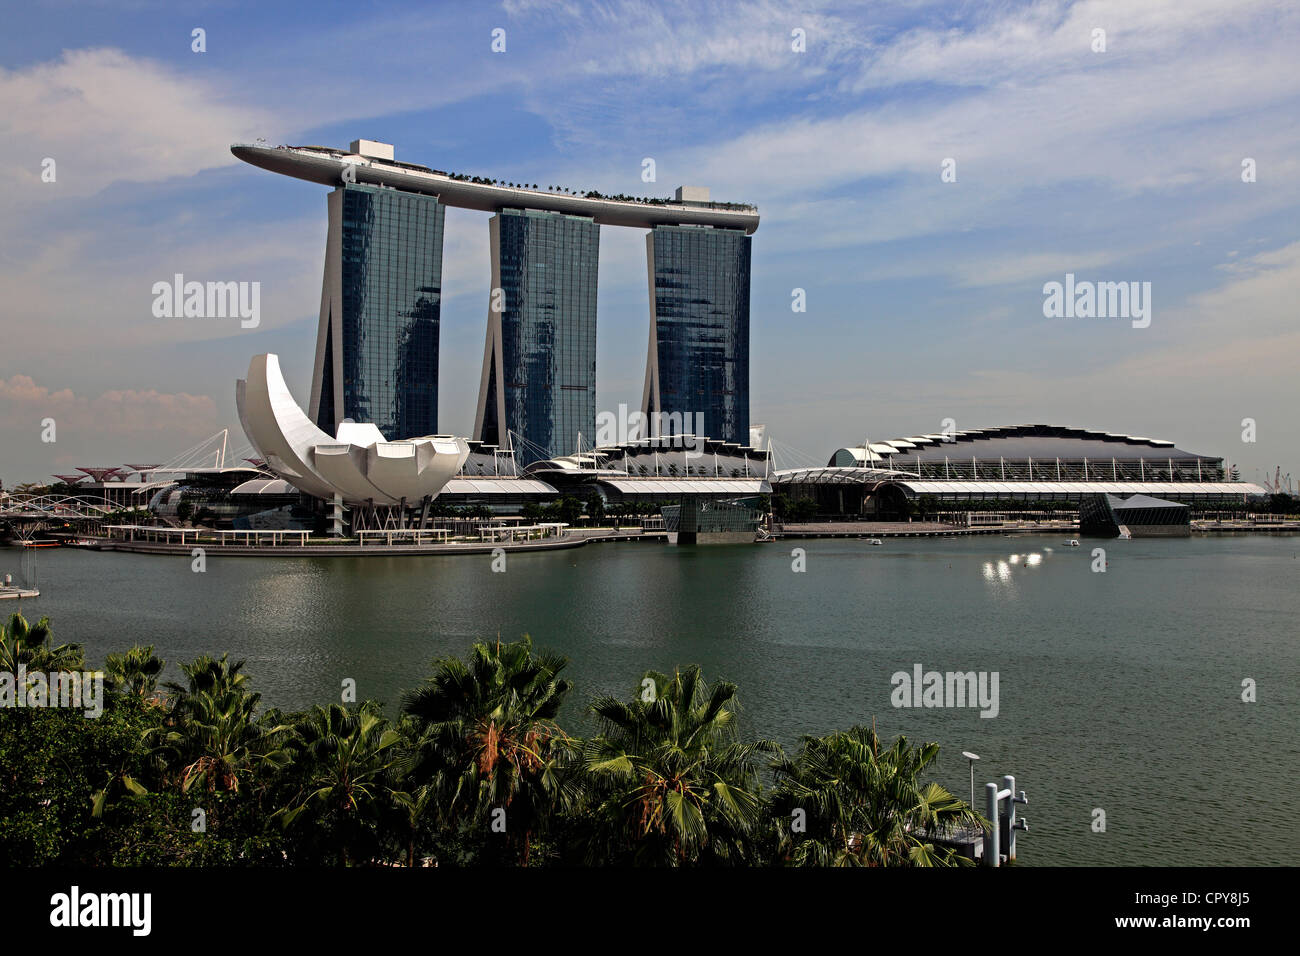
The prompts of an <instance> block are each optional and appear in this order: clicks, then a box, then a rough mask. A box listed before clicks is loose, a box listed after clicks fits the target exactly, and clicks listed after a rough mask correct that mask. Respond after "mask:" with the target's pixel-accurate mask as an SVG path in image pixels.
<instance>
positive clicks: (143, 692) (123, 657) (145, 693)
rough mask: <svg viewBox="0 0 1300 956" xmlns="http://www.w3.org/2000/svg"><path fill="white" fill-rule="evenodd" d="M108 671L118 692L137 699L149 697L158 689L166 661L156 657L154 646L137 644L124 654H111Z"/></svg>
mask: <svg viewBox="0 0 1300 956" xmlns="http://www.w3.org/2000/svg"><path fill="white" fill-rule="evenodd" d="M105 660H106V661H107V668H106V669H107V670H108V676H109V679H110V680H111V681H112V682H113V687H114V689H116V690H119V691H121V692H122V693H126V694H133V695H135V696H136V697H149V696H151V695H152V694H153V693H154V691H155V690H156V689H157V687H158V677H159V675H161V674H162V672H163V668H164V667H166V666H167V664H166V662H165V661H162V660H159V659H158V658H157V657H155V656H154V653H153V645H152V644H149V645H147V646H143V645H140V644H136V645H135V646H133V647H132V648H131V649H130V650H128V651H126V653H124V654H109V655H108V656H107V657H106V658H105Z"/></svg>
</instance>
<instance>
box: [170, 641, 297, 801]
mask: <svg viewBox="0 0 1300 956" xmlns="http://www.w3.org/2000/svg"><path fill="white" fill-rule="evenodd" d="M243 666H244V662H243V661H236V662H235V663H233V664H231V663H229V662H228V661H227V659H226V655H225V654H223V655H221V659H220V660H216V659H214V658H212V657H208V656H204V657H200V658H198V659H197V660H195V661H193V662H192V663H190V664H182V665H181V670H182V671H183V672H184V674H185V676H186V678H187V679H188V686H181V685H179V684H175V683H169V684H168V685H167V686H168V688H169V689H170V690H171V691H173V692H174V693H175V694H176V697H175V699H174V701H173V705H172V710H171V712H170V713H169V714H168V717H167V720H166V722H165V724H164V726H163V727H162V728H161V730H162V745H161V747H160V751H161V752H162V753H163V754H164V755H167V756H171V757H172V758H173V759H174V760H175V761H177V762H178V763H179V772H178V774H177V778H178V780H179V782H180V787H181V791H182V792H188V791H189V789H190V788H191V787H192V786H194V785H195V784H198V783H201V784H205V785H206V787H207V789H208V790H209V791H215V790H223V791H228V792H236V791H238V790H239V786H240V780H241V779H243V778H247V777H249V776H251V775H252V774H253V773H254V772H255V771H256V770H258V769H261V768H262V767H265V766H271V767H282V766H284V765H286V764H287V763H288V760H289V757H288V754H287V753H286V752H285V750H284V749H283V747H282V746H281V744H282V742H283V740H284V738H285V735H286V733H287V732H288V731H289V729H290V728H289V726H288V725H285V724H279V723H276V722H275V720H274V718H272V719H270V720H259V719H258V718H257V715H256V711H257V705H258V703H259V702H260V701H261V698H262V695H261V694H256V693H250V692H249V691H248V690H247V689H246V687H245V684H246V682H247V675H245V674H243V673H242V670H243Z"/></svg>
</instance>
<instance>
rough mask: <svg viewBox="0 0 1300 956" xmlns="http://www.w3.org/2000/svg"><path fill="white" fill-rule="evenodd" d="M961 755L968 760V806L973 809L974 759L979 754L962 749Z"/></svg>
mask: <svg viewBox="0 0 1300 956" xmlns="http://www.w3.org/2000/svg"><path fill="white" fill-rule="evenodd" d="M961 755H962V756H963V757H965V758H966V759H967V760H969V761H970V808H971V809H972V810H974V809H975V761H976V760H979V759H980V757H979V754H973V753H971V752H970V751H969V750H963V751H962V752H961Z"/></svg>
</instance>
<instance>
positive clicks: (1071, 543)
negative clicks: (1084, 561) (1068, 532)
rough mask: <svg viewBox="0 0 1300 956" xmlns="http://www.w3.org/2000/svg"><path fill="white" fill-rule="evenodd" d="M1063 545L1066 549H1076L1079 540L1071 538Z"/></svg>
mask: <svg viewBox="0 0 1300 956" xmlns="http://www.w3.org/2000/svg"><path fill="white" fill-rule="evenodd" d="M1064 544H1065V546H1066V547H1067V548H1077V547H1078V546H1079V539H1078V538H1071V539H1070V540H1069V541H1066V542H1064Z"/></svg>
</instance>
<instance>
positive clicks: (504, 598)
mask: <svg viewBox="0 0 1300 956" xmlns="http://www.w3.org/2000/svg"><path fill="white" fill-rule="evenodd" d="M1062 537H1063V536H1060V535H1051V536H1037V537H1015V538H1007V537H978V538H968V539H933V540H925V539H910V540H908V539H901V540H887V541H886V543H885V545H884V546H883V547H870V546H868V545H866V544H865V543H864V542H861V541H857V540H852V541H820V542H819V541H804V542H788V543H786V544H784V545H778V544H771V545H762V546H739V547H705V548H696V549H686V548H683V549H675V548H670V547H668V546H663V545H659V544H652V543H640V544H604V545H593V546H588V547H586V548H581V549H576V550H572V551H560V552H552V553H549V554H529V555H511V556H510V557H509V565H508V570H507V572H506V573H504V574H494V573H491V571H490V559H489V558H488V557H487V556H482V557H477V556H476V557H430V558H355V559H354V558H332V559H307V558H304V559H283V560H281V559H257V558H225V559H222V558H218V557H209V560H208V565H207V571H206V573H203V574H195V573H193V572H192V571H191V570H190V560H189V558H188V557H184V558H181V557H176V558H171V557H158V556H147V555H131V554H109V553H105V554H97V553H93V552H80V551H73V550H70V549H57V550H50V551H45V552H41V553H40V554H39V556H38V565H39V576H40V581H39V584H40V587H41V589H42V592H43V593H42V596H41V597H40V598H39V599H37V600H35V601H26V602H23V605H24V606H23V610H24V612H25V613H27V614H28V615H29V616H37V615H40V614H44V615H48V616H49V617H50V618H51V619H52V620H53V622H54V625H55V631H56V636H57V637H58V638H60V639H62V640H76V641H81V642H83V643H84V644H85V645H86V647H87V651H88V653H89V654H90V656H91V658H92V659H93V660H102V656H103V654H104V653H106V652H107V651H111V650H115V649H120V648H122V647H124V646H126V645H129V644H131V643H133V642H141V643H153V644H155V645H157V648H158V653H159V654H160V655H161V656H163V657H164V658H165V659H167V660H168V661H170V662H175V661H177V660H188V659H190V658H192V657H194V656H197V655H198V654H200V653H202V652H208V651H211V652H218V653H219V652H221V651H223V650H228V651H230V652H231V654H232V656H235V657H243V658H246V659H247V660H248V670H249V671H250V673H251V674H252V676H253V679H254V684H255V687H256V688H257V689H259V690H261V691H262V693H263V695H264V698H265V700H266V701H267V702H268V703H274V704H278V705H281V706H284V707H287V708H299V707H304V706H307V705H309V704H311V703H317V702H324V701H326V700H330V699H337V698H338V694H339V687H340V681H341V680H342V679H343V678H346V677H351V678H354V679H355V680H356V681H357V684H358V689H359V693H360V694H361V695H363V696H371V697H377V698H379V699H382V700H385V701H387V702H389V706H390V710H395V709H396V707H397V706H398V704H399V701H400V694H401V691H402V690H404V689H406V688H409V687H412V686H413V685H415V684H416V683H417V682H418V681H419V680H420V679H421V678H422V677H423V676H424V675H425V674H426V673H427V671H428V665H429V662H430V661H431V660H432V659H433V658H435V657H437V656H440V655H446V654H461V653H463V652H464V651H465V649H466V647H467V646H468V644H469V643H470V642H471V641H472V640H473V639H475V638H479V637H494V636H496V635H497V634H498V633H499V634H500V635H501V637H502V638H506V639H508V638H512V637H514V636H516V635H518V634H521V633H523V632H529V633H531V634H532V635H533V637H534V639H535V641H536V642H537V643H538V644H539V645H541V646H544V647H548V648H551V649H554V650H557V651H560V652H562V653H564V654H566V655H568V656H569V657H570V658H571V659H572V661H573V663H572V665H571V671H570V675H571V677H572V678H573V679H574V680H575V681H576V683H577V691H576V694H575V695H574V697H573V698H571V701H572V703H571V706H570V707H569V708H567V713H566V714H562V715H561V719H562V720H563V721H564V722H565V723H566V725H568V726H571V727H573V728H574V729H576V730H579V731H582V730H584V729H586V727H585V726H584V723H583V717H582V714H581V708H582V705H583V704H584V703H585V701H586V700H587V698H589V697H590V696H592V695H594V694H596V693H599V692H605V691H609V692H613V693H617V694H620V695H630V694H631V692H632V689H633V688H634V687H635V686H636V685H637V684H638V682H639V676H640V674H641V672H642V671H644V670H646V669H649V668H653V669H658V670H671V669H672V667H673V666H674V665H675V664H687V663H699V664H701V665H702V666H703V667H704V669H705V674H706V676H708V677H710V678H716V677H726V678H728V679H730V680H733V681H735V682H736V683H738V684H739V685H740V689H741V699H742V702H743V704H744V707H745V717H746V720H747V722H748V724H749V726H750V728H751V730H752V731H758V732H762V733H763V734H765V735H767V736H771V737H775V738H777V739H778V740H780V741H781V742H782V743H784V744H785V745H787V746H789V745H790V744H792V743H794V742H795V741H796V740H797V739H798V736H799V735H800V734H804V733H823V732H826V731H828V730H831V729H834V728H839V727H847V726H849V725H850V724H852V723H854V722H870V721H871V720H872V719H874V720H875V721H876V725H877V727H878V729H879V730H880V731H881V733H882V734H885V735H889V736H892V735H894V734H897V733H903V734H906V735H907V736H908V737H910V738H912V739H915V740H934V741H937V742H938V743H939V744H941V746H942V753H941V757H940V765H939V769H938V771H937V777H938V779H939V780H940V782H942V783H944V784H945V785H947V786H948V787H950V788H952V789H953V790H954V791H955V792H957V793H959V794H966V793H968V790H969V778H968V771H967V764H966V761H965V760H964V759H963V758H962V757H961V751H962V750H973V751H975V752H976V753H978V754H981V755H982V757H983V758H984V759H983V760H982V761H981V762H980V764H978V765H977V766H978V768H979V772H978V773H977V786H978V785H982V784H983V783H984V782H986V781H988V780H993V779H1000V776H1001V775H1002V774H1004V773H1013V774H1015V775H1016V778H1017V786H1018V787H1019V788H1023V789H1024V790H1026V791H1027V792H1028V796H1029V800H1030V803H1029V806H1028V807H1025V808H1022V809H1021V813H1022V814H1023V815H1024V816H1025V817H1026V818H1027V819H1028V820H1029V822H1030V826H1031V831H1030V833H1029V834H1028V835H1022V836H1021V838H1020V844H1019V849H1020V856H1021V862H1022V863H1026V864H1206V865H1209V864H1278V863H1293V862H1294V860H1295V858H1296V855H1297V853H1298V852H1300V821H1297V820H1296V818H1295V814H1294V813H1293V812H1292V808H1293V803H1294V798H1295V796H1296V783H1297V774H1296V768H1297V765H1298V763H1300V761H1297V750H1298V749H1300V744H1297V736H1296V728H1297V715H1300V701H1298V700H1297V697H1298V696H1300V695H1298V689H1300V650H1298V648H1297V638H1296V622H1297V620H1300V588H1298V587H1297V585H1298V584H1300V559H1298V558H1297V554H1298V553H1300V538H1293V537H1281V538H1271V539H1270V538H1266V537H1263V536H1258V537H1246V536H1242V537H1221V538H1192V539H1184V540H1168V541H1158V540H1139V541H1128V542H1121V541H1113V542H1105V543H1104V544H1105V547H1106V548H1107V551H1108V557H1109V570H1108V571H1107V572H1106V573H1104V574H1097V573H1093V572H1091V571H1090V566H1091V564H1092V557H1091V554H1090V549H1091V547H1093V546H1095V544H1094V543H1092V542H1088V541H1085V542H1084V547H1082V548H1071V549H1066V548H1064V547H1062V540H1061V539H1062ZM795 546H799V547H803V548H805V549H806V550H807V571H806V573H802V574H797V573H793V572H792V570H791V557H790V551H791V548H793V547H795ZM1049 549H1050V550H1049ZM1013 556H1015V560H1013ZM18 564H19V560H18V553H17V552H16V551H0V571H4V570H11V571H16V570H17V569H18ZM13 609H14V603H13V602H6V606H5V607H4V608H0V610H2V611H3V612H5V613H8V612H9V611H11V610H13ZM917 663H919V664H922V665H923V666H924V668H925V669H926V670H931V669H933V670H939V671H956V670H961V671H966V670H976V671H980V670H984V671H997V672H998V673H999V691H1000V693H999V704H1000V713H999V715H998V716H997V717H996V718H995V719H983V718H981V717H980V716H979V711H978V709H974V708H971V709H895V708H894V707H893V706H892V705H891V703H890V694H891V690H892V687H891V683H890V678H891V675H892V674H894V673H895V672H896V671H900V670H902V671H907V672H909V673H910V672H911V670H912V667H913V665H914V664H917ZM169 670H171V672H172V676H174V674H175V672H174V668H170V669H169ZM1248 677H1249V678H1254V679H1255V680H1256V681H1257V682H1258V702H1257V703H1253V704H1248V703H1243V702H1242V701H1241V699H1240V695H1241V682H1242V680H1243V678H1248ZM979 799H980V800H982V799H983V798H982V794H981V796H980V797H979ZM1094 808H1101V809H1103V810H1104V811H1105V813H1106V832H1105V833H1094V832H1092V830H1091V826H1090V824H1091V822H1092V819H1093V817H1092V811H1093V809H1094ZM1224 834H1227V836H1228V840H1229V842H1226V843H1225V842H1221V840H1220V837H1221V836H1222V835H1224Z"/></svg>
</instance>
